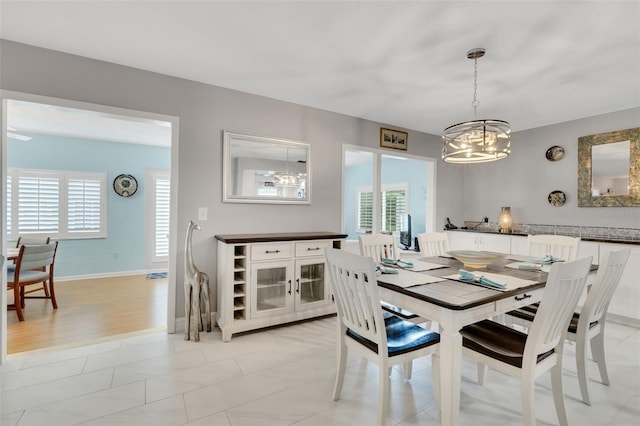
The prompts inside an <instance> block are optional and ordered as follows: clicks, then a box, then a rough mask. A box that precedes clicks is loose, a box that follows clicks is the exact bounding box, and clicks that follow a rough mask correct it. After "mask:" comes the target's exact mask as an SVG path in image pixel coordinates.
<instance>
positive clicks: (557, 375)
mask: <svg viewBox="0 0 640 426" xmlns="http://www.w3.org/2000/svg"><path fill="white" fill-rule="evenodd" d="M532 389H533V387H532ZM551 390H552V392H553V403H554V404H555V406H556V413H557V414H558V421H559V422H560V426H568V425H569V421H568V420H567V410H566V409H565V406H564V391H563V389H562V363H561V362H558V363H557V364H556V365H555V366H554V367H553V368H551Z"/></svg>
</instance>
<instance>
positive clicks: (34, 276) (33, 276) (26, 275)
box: [7, 270, 49, 284]
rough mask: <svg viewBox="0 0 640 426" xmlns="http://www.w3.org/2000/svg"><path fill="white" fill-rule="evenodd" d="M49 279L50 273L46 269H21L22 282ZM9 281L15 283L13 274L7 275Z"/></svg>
mask: <svg viewBox="0 0 640 426" xmlns="http://www.w3.org/2000/svg"><path fill="white" fill-rule="evenodd" d="M48 279H49V273H48V272H45V271H31V270H26V271H20V282H21V283H27V284H29V283H34V282H36V283H37V282H40V281H45V280H48ZM7 282H8V283H9V284H13V276H9V277H7Z"/></svg>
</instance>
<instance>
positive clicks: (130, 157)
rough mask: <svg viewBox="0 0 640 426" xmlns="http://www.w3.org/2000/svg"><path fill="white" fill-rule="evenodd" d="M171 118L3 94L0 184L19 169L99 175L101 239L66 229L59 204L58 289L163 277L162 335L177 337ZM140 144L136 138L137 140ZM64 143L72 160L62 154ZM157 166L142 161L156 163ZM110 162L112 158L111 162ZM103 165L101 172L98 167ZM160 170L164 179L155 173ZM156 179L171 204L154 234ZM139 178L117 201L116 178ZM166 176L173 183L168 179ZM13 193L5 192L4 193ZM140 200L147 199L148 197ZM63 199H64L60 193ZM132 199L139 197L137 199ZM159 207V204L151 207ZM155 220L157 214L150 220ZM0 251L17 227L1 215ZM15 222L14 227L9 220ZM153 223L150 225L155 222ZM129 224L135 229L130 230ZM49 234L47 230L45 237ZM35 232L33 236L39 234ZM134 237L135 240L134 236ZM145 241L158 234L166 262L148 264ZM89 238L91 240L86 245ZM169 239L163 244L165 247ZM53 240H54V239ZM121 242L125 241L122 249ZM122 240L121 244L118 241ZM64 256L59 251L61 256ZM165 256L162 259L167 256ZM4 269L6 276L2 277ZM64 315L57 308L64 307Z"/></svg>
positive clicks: (6, 199)
mask: <svg viewBox="0 0 640 426" xmlns="http://www.w3.org/2000/svg"><path fill="white" fill-rule="evenodd" d="M177 123H178V120H177V118H176V117H171V116H164V115H160V114H152V113H145V112H140V111H131V110H126V109H121V108H113V107H106V106H101V105H95V104H87V103H80V102H74V101H68V100H62V99H55V98H47V97H40V96H35V95H29V94H23V93H13V92H11V93H9V92H2V161H1V163H0V167H1V168H2V177H3V182H7V179H8V178H14V176H15V174H16V170H18V175H19V173H20V171H24V170H27V171H29V172H31V171H33V170H46V171H48V172H51V171H60V170H63V171H65V172H69V171H71V172H77V171H78V170H77V169H82V170H81V171H82V172H91V170H87V169H92V168H95V169H101V170H93V172H97V173H104V174H105V175H106V184H105V185H104V186H103V188H102V190H103V191H104V193H105V194H104V195H106V196H107V197H106V203H105V204H106V205H105V206H104V207H105V208H106V217H105V225H106V235H96V236H95V237H92V236H91V235H78V234H75V235H73V233H72V232H71V231H70V230H69V229H67V227H66V223H65V220H66V213H65V211H64V208H65V207H64V206H66V204H65V202H64V200H63V202H62V204H60V206H61V207H60V213H61V214H60V217H59V219H60V221H59V222H60V223H59V225H60V226H59V227H58V229H56V230H54V231H55V232H58V234H57V235H58V238H57V239H59V240H60V245H59V253H58V255H57V257H56V278H58V280H57V285H59V283H60V282H61V281H62V280H65V279H66V280H86V279H90V280H94V281H95V280H100V279H104V278H108V277H123V276H126V275H135V274H141V273H146V272H161V271H164V272H167V273H168V274H167V275H168V276H167V278H166V279H167V280H168V283H167V284H168V288H167V294H166V300H164V305H165V308H166V312H167V316H166V318H167V321H166V328H167V331H168V332H174V331H175V279H174V276H175V260H171V259H174V257H175V256H174V254H175V250H176V244H175V238H174V236H175V234H176V224H175V218H176V210H177V206H176V203H175V200H176V199H177V191H176V190H175V189H177V182H176V181H177V170H175V168H172V167H171V164H172V163H173V162H172V159H173V158H177ZM138 137H139V138H138ZM64 144H69V146H70V148H69V150H71V151H72V154H69V153H65V150H67V148H66V146H65V145H64ZM163 156H164V157H165V158H164V159H162V160H161V161H160V160H159V161H155V162H153V161H151V162H150V161H149V160H144V161H142V162H141V160H140V159H148V158H152V157H153V158H161V157H163ZM109 158H110V159H111V160H110V161H109ZM96 164H101V165H96ZM163 170H164V174H163V173H160V171H163ZM149 173H150V174H151V175H152V176H155V177H157V176H161V175H162V177H163V178H164V179H163V180H162V183H163V185H164V186H163V187H164V188H166V187H167V186H168V185H170V186H171V187H172V188H174V189H173V190H172V191H171V197H170V200H167V199H166V193H164V195H165V198H163V199H162V200H160V201H161V203H160V205H162V207H163V211H162V212H161V213H162V216H163V217H165V218H166V219H167V220H164V221H160V222H161V223H162V224H163V226H164V228H163V229H162V230H160V232H153V231H154V230H153V228H152V229H151V232H150V230H149V229H150V228H149V226H148V224H147V223H146V218H147V217H149V216H150V215H149V211H148V210H149V209H148V207H147V205H148V204H149V197H148V191H146V177H147V176H148V175H149ZM122 174H124V175H126V176H130V177H131V178H133V179H137V180H136V183H137V185H138V188H139V189H141V190H139V191H138V194H135V193H133V194H126V196H120V195H118V194H117V193H116V188H115V187H114V186H113V185H112V183H113V182H114V180H115V178H116V177H118V176H120V175H122ZM167 174H168V175H169V176H170V178H169V179H168V180H167V179H166V176H167ZM15 188H16V185H15V181H14V182H12V186H11V187H4V188H3V191H2V193H3V196H2V208H3V212H7V208H8V207H9V208H11V209H12V210H11V211H12V212H16V209H17V206H16V203H15V201H14V203H13V204H12V200H15V196H16V193H15ZM11 189H13V191H11V192H9V190H11ZM145 194H146V195H147V196H146V197H145ZM61 195H62V197H61V198H64V195H65V194H64V193H62V194H61ZM136 195H137V197H136ZM153 201H155V202H157V201H158V199H157V198H156V199H155V200H153ZM151 217H152V218H154V219H155V215H151ZM2 218H3V219H2V221H3V222H2V227H3V229H4V230H5V232H3V233H2V237H0V238H2V241H1V242H2V249H3V252H4V253H6V248H7V246H9V245H11V244H13V243H14V241H13V240H14V237H15V235H17V234H18V233H20V232H24V231H25V229H24V228H19V226H18V223H17V222H18V221H17V220H16V218H17V216H16V215H11V214H8V215H7V214H3V215H2ZM12 219H13V220H12ZM160 222H158V221H156V220H154V224H157V223H160ZM128 225H133V227H132V226H128ZM46 231H48V232H50V231H51V230H50V229H48V230H46ZM35 232H38V230H37V229H36V230H35ZM136 235H137V236H136ZM149 235H159V236H161V240H162V241H160V240H156V241H152V243H154V247H153V251H154V252H156V251H157V250H158V247H162V248H163V249H164V250H165V251H166V253H168V256H166V255H165V256H155V257H154V258H152V259H151V261H149V257H148V255H147V253H148V252H149V250H147V245H148V239H149ZM87 236H88V237H89V238H87ZM167 237H168V240H167ZM54 238H56V237H55V236H54ZM122 240H124V241H125V242H124V243H122ZM119 241H120V242H119ZM60 249H62V250H60ZM166 253H165V254H166ZM4 274H5V270H3V277H6V275H4ZM6 306H7V295H6V291H3V294H2V316H0V322H1V325H2V327H1V329H0V332H1V333H2V360H4V359H5V356H6V354H7V344H6V342H7V309H6ZM61 308H62V307H61Z"/></svg>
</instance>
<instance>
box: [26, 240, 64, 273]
mask: <svg viewBox="0 0 640 426" xmlns="http://www.w3.org/2000/svg"><path fill="white" fill-rule="evenodd" d="M57 245H58V244H57V242H56V243H55V244H42V245H23V246H21V247H20V254H19V255H18V259H17V262H16V263H17V265H19V266H20V267H19V268H18V267H16V269H20V270H23V271H25V270H35V269H40V268H43V267H45V266H49V265H51V264H52V263H53V259H54V257H55V252H56V247H57Z"/></svg>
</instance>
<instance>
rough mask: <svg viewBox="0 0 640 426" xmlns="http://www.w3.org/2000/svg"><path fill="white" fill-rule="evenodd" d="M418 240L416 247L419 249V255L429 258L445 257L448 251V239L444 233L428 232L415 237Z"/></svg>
mask: <svg viewBox="0 0 640 426" xmlns="http://www.w3.org/2000/svg"><path fill="white" fill-rule="evenodd" d="M416 238H418V246H419V247H420V255H421V256H425V257H430V256H447V255H448V254H447V252H448V251H449V237H448V236H447V234H446V233H445V232H428V233H424V234H418V235H416Z"/></svg>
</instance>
